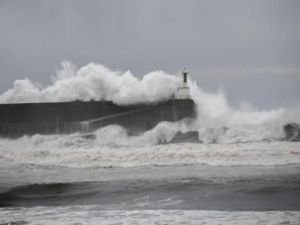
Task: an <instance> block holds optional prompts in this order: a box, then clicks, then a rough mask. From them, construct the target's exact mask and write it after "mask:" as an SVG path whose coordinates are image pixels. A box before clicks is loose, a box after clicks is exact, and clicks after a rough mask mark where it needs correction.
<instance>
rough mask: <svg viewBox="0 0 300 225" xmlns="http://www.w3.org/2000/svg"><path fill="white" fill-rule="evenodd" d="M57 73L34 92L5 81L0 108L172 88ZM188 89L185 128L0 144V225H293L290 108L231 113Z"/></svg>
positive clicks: (296, 181) (294, 146)
mask: <svg viewBox="0 0 300 225" xmlns="http://www.w3.org/2000/svg"><path fill="white" fill-rule="evenodd" d="M69 70H70V68H69V69H66V71H65V72H64V73H67V72H68V71H69ZM94 70H95V71H94ZM102 70H105V71H102ZM101 71H102V72H101ZM64 73H62V72H60V73H59V75H60V76H59V77H58V78H57V80H56V81H55V83H54V84H53V85H52V86H49V87H46V88H44V89H43V88H41V87H39V86H38V85H36V86H35V85H34V84H33V82H31V81H29V80H23V81H22V80H19V81H16V83H15V85H14V87H13V88H12V89H10V90H8V91H7V92H5V93H4V94H2V95H1V96H0V102H1V103H15V102H38V101H68V100H74V98H75V99H81V100H88V99H90V98H95V96H102V97H99V98H98V99H97V100H99V99H104V100H113V101H114V102H116V103H118V104H133V103H139V102H141V101H144V100H145V101H146V102H149V101H150V102H151V101H157V100H158V99H165V98H166V97H168V96H169V95H170V93H172V92H173V91H174V90H173V87H175V89H176V85H177V84H178V82H177V78H172V76H169V75H164V74H163V73H162V72H160V73H159V74H153V73H152V74H151V73H150V74H148V75H147V76H146V78H144V79H143V80H142V81H140V80H138V79H136V78H134V77H132V75H131V74H129V73H125V74H124V75H120V74H112V72H111V71H108V69H105V68H104V69H103V67H102V66H97V65H94V64H93V65H88V66H86V67H84V68H81V69H80V70H79V71H77V72H74V71H73V72H72V71H71V72H70V73H71V75H70V74H69V75H64ZM73 73H75V74H73ZM107 73H108V74H110V76H111V79H113V80H111V79H107V78H105V76H104V75H105V74H107ZM124 77H125V78H126V79H125V78H124ZM161 77H162V78H163V80H161V79H162V78H161ZM154 78H155V79H154ZM128 79H129V81H130V82H129V81H128ZM169 80H170V81H172V82H167V81H169ZM163 81H164V82H163ZM103 82H104V83H103ZM105 82H106V83H105ZM128 82H129V83H128ZM168 83H171V86H172V88H166V85H168ZM123 84H124V85H123ZM129 84H130V85H131V84H132V85H133V86H134V87H136V90H137V93H136V92H133V91H132V90H133V89H135V88H128V87H131V86H130V85H129ZM156 84H159V85H160V86H159V85H158V86H155V85H156ZM161 84H163V85H161ZM99 85H100V86H99ZM189 85H190V87H191V95H192V98H193V99H194V101H195V103H196V105H197V118H196V119H195V120H194V121H193V123H189V124H186V123H185V121H178V122H174V123H171V122H163V121H162V122H161V123H159V124H158V125H157V126H156V127H154V128H153V129H152V130H149V131H146V132H145V133H141V134H139V135H135V136H132V135H130V132H128V131H127V130H126V129H124V128H122V127H120V126H118V125H110V126H107V127H104V128H99V129H98V130H96V131H94V132H93V133H91V134H89V135H83V134H80V133H74V134H64V135H62V134H53V135H40V134H36V135H33V136H23V137H20V138H18V139H8V138H0V224H1V225H23V224H36V225H37V224H64V225H65V224H73V225H75V224H76V225H79V224H216V225H219V224H228V225H229V224H230V225H232V224H243V225H250V224H251V225H252V224H253V225H254V224H265V225H292V224H293V225H299V224H300V142H299V139H298V138H299V127H298V130H295V131H294V134H293V135H292V136H291V137H288V138H287V137H286V133H285V131H284V125H285V124H286V123H291V122H295V123H299V122H300V117H299V115H300V113H299V112H300V110H299V109H297V108H296V107H295V108H277V109H271V110H259V109H257V108H255V107H254V106H252V105H251V104H250V103H243V104H241V106H235V107H233V106H231V105H230V104H229V103H228V101H227V99H226V96H225V94H224V93H223V92H222V91H220V92H218V93H206V92H204V91H202V90H201V89H200V88H199V87H198V86H197V84H196V83H195V82H192V81H189ZM101 87H102V89H101ZM103 87H105V88H103ZM153 87H157V88H155V90H153V93H154V96H151V95H149V96H148V95H147V97H146V99H144V97H145V96H146V94H147V93H151V91H150V92H149V90H152V89H153ZM66 89H67V90H70V91H66ZM103 90H104V91H103ZM145 90H146V91H145ZM76 91H77V92H76ZM145 92H146V93H145ZM64 93H67V95H65V94H64ZM132 94H136V95H138V96H140V97H138V98H134V96H132ZM51 98H52V99H51ZM53 98H54V99H53ZM20 113H22V112H20ZM297 137H298V138H297Z"/></svg>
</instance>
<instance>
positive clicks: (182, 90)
mask: <svg viewBox="0 0 300 225" xmlns="http://www.w3.org/2000/svg"><path fill="white" fill-rule="evenodd" d="M181 75H182V80H183V82H182V84H181V86H180V87H178V89H177V93H176V95H175V98H176V99H190V98H191V96H190V88H189V86H188V84H187V75H188V72H187V70H186V68H184V69H183V71H182V72H181Z"/></svg>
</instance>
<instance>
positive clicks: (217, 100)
mask: <svg viewBox="0 0 300 225" xmlns="http://www.w3.org/2000/svg"><path fill="white" fill-rule="evenodd" d="M179 83H180V79H179V78H178V77H176V76H172V75H169V74H166V73H164V72H162V71H155V72H150V73H148V74H146V75H145V76H144V77H143V78H142V79H139V78H137V77H134V76H133V75H132V74H131V73H130V71H127V72H125V73H122V72H119V71H112V70H110V69H108V68H107V67H105V66H103V65H100V64H95V63H90V64H88V65H86V66H84V67H82V68H79V69H77V68H76V66H74V65H73V64H71V63H69V62H64V63H62V69H61V70H59V71H58V72H57V74H56V76H55V77H54V78H53V83H52V84H51V85H49V86H47V87H42V86H41V85H40V84H36V83H33V82H32V81H30V80H28V79H24V80H16V81H15V83H14V86H13V88H12V89H9V90H7V91H6V92H5V93H3V94H2V95H0V102H1V103H16V102H53V101H72V100H75V99H80V100H83V101H88V100H91V99H95V100H111V101H113V102H115V103H116V104H119V105H128V104H137V103H141V102H146V103H150V102H157V101H163V100H165V99H168V98H170V96H171V95H172V94H173V93H174V91H175V90H176V88H177V87H178V85H179ZM188 83H189V86H190V91H191V96H192V98H193V100H194V102H195V103H196V106H197V118H196V119H195V120H194V121H192V122H191V121H188V120H183V121H179V122H175V123H170V122H161V123H160V124H158V125H157V126H156V127H155V128H153V129H152V130H149V131H147V132H145V133H142V134H140V135H138V136H131V135H129V134H128V132H127V131H126V130H125V129H124V128H122V127H119V126H116V125H113V126H108V127H104V128H101V129H98V130H97V131H95V132H93V133H92V134H89V135H83V137H84V139H91V138H92V139H94V140H95V143H96V144H98V145H100V146H105V145H109V146H135V145H137V146H141V145H143V146H145V145H146V146H147V145H148V146H149V145H156V144H163V143H174V142H194V143H195V142H197V143H199V142H201V143H223V144H224V143H245V142H261V141H268V142H269V141H280V140H290V138H288V137H287V131H286V130H285V125H286V124H287V123H290V122H295V123H299V122H300V116H299V115H300V109H296V108H295V109H285V108H278V109H274V110H268V111H262V110H258V109H256V108H255V107H254V106H253V105H251V104H250V103H247V102H242V103H241V104H240V107H238V108H234V107H232V106H230V104H229V103H228V101H227V98H226V95H225V93H224V92H223V91H222V90H219V91H218V92H217V93H207V92H204V91H203V90H201V88H200V87H199V86H198V85H197V83H196V82H195V81H191V80H189V81H188ZM289 131H290V134H289V136H290V137H292V136H293V135H295V134H297V132H298V133H299V127H297V124H296V125H295V126H293V127H291V128H289ZM291 132H292V133H291ZM78 135H79V134H78ZM37 137H38V138H37ZM40 137H41V136H40V135H36V136H33V137H32V140H33V142H35V141H38V140H36V139H39V138H40ZM62 137H64V138H66V137H68V136H66V135H63V136H62ZM70 137H73V135H71V136H70ZM67 139H68V138H67Z"/></svg>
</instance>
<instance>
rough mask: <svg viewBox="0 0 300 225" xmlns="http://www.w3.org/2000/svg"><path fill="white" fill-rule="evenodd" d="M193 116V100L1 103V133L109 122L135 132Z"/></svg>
mask: <svg viewBox="0 0 300 225" xmlns="http://www.w3.org/2000/svg"><path fill="white" fill-rule="evenodd" d="M194 116H195V106H194V102H193V101H192V100H191V99H172V100H169V101H166V102H163V103H157V104H152V105H146V104H140V105H134V106H118V105H115V104H114V103H112V102H109V101H89V102H82V101H74V102H56V103H22V104H1V105H0V136H2V137H19V136H22V135H33V134H37V133H39V134H62V133H72V132H90V131H93V130H95V129H97V128H99V127H103V126H106V125H109V124H118V125H121V126H123V127H125V128H127V129H128V130H129V131H131V132H133V133H136V132H141V131H145V130H148V129H151V128H153V127H154V126H155V125H157V124H158V123H159V122H161V121H177V120H180V119H183V118H185V117H194Z"/></svg>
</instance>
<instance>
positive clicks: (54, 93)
mask: <svg viewBox="0 0 300 225" xmlns="http://www.w3.org/2000/svg"><path fill="white" fill-rule="evenodd" d="M179 82H180V81H179V78H178V77H176V76H172V75H169V74H166V73H164V72H162V71H154V72H150V73H148V74H146V75H144V76H143V78H142V79H138V78H137V77H135V76H133V75H132V73H131V72H130V71H127V72H124V73H122V72H119V71H113V70H110V69H108V68H107V67H105V66H103V65H100V64H96V63H89V64H88V65H86V66H83V67H81V68H80V69H77V68H76V66H75V65H73V64H72V63H70V62H63V63H62V69H61V70H59V71H57V74H56V76H55V77H53V79H52V84H51V85H49V86H47V87H43V86H42V85H40V84H38V83H34V82H32V81H30V80H29V79H27V78H26V79H23V80H16V81H15V82H14V86H13V87H12V88H11V89H9V90H7V91H6V92H4V93H3V94H2V95H0V103H25V102H61V101H74V100H82V101H89V100H92V99H94V100H107V101H113V102H114V103H116V104H118V105H128V104H137V103H143V102H144V103H145V102H146V103H151V102H157V101H162V100H166V99H169V98H170V97H171V95H172V94H173V93H174V91H175V90H176V89H177V87H178V85H179Z"/></svg>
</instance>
